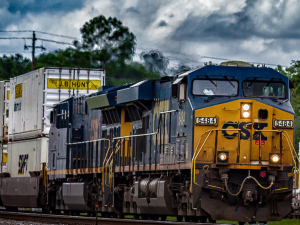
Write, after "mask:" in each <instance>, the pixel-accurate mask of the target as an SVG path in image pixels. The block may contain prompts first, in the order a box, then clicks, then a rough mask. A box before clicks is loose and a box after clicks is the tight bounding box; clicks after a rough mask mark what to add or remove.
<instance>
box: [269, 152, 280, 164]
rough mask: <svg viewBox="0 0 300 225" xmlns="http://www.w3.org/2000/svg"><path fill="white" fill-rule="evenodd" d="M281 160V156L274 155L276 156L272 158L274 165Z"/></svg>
mask: <svg viewBox="0 0 300 225" xmlns="http://www.w3.org/2000/svg"><path fill="white" fill-rule="evenodd" d="M279 160H280V157H279V155H276V154H274V155H272V156H271V161H272V162H273V163H278V162H279Z"/></svg>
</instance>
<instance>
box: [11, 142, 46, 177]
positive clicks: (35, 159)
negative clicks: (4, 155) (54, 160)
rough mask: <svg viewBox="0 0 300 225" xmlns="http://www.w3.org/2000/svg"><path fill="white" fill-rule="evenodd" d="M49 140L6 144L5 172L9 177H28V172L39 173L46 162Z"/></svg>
mask: <svg viewBox="0 0 300 225" xmlns="http://www.w3.org/2000/svg"><path fill="white" fill-rule="evenodd" d="M48 144H49V138H47V137H42V138H35V139H29V140H23V141H14V142H8V146H7V148H8V152H9V154H8V166H7V170H8V171H7V172H8V173H10V176H11V177H30V173H29V172H34V171H41V169H42V166H43V163H47V162H48Z"/></svg>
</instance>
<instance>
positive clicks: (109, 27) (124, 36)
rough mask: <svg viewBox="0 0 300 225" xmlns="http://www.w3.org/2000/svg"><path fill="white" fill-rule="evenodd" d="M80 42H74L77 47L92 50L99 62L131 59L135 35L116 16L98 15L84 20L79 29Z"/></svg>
mask: <svg viewBox="0 0 300 225" xmlns="http://www.w3.org/2000/svg"><path fill="white" fill-rule="evenodd" d="M80 32H81V34H82V40H83V41H82V44H79V42H74V43H75V44H76V46H77V47H78V48H79V49H83V50H85V51H86V50H88V51H93V53H94V55H95V57H96V58H97V59H98V60H99V61H100V64H101V65H103V66H105V65H106V64H107V63H109V62H111V61H116V60H119V61H120V62H123V61H124V60H127V59H131V57H132V56H133V54H134V47H135V44H136V43H135V36H134V34H133V33H132V32H130V31H129V29H128V27H125V26H123V25H122V22H121V21H119V20H118V19H117V18H115V17H114V18H111V17H109V18H108V19H106V17H104V16H102V15H100V16H98V17H95V18H93V19H91V20H90V21H89V22H86V23H85V24H84V25H83V27H82V28H81V29H80Z"/></svg>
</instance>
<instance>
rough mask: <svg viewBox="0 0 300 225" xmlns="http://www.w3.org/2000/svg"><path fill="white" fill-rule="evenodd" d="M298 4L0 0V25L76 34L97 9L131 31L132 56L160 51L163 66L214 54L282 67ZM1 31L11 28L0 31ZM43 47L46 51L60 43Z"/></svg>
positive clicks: (293, 40) (297, 23)
mask: <svg viewBox="0 0 300 225" xmlns="http://www.w3.org/2000/svg"><path fill="white" fill-rule="evenodd" d="M299 10H300V1H297V0H285V1H283V0H231V1H230V2H229V1H227V0H210V1H207V0H164V1H160V0H151V1H150V0H101V1H99V0H86V1H83V0H80V1H71V0H69V1H60V0H52V1H38V0H22V1H21V0H2V1H1V2H0V16H1V18H2V20H1V21H0V29H1V30H24V29H28V30H40V31H47V32H52V33H56V34H62V35H69V36H74V37H77V38H80V32H79V28H80V27H81V26H82V25H83V24H84V23H85V22H86V21H88V20H90V19H92V18H93V17H95V16H98V15H104V16H106V17H109V16H111V17H117V18H118V19H119V20H121V21H122V22H123V24H124V25H125V26H127V27H129V29H130V30H131V31H132V32H133V33H134V34H135V35H136V38H137V46H136V52H137V55H139V54H140V53H141V52H143V51H144V52H145V51H150V50H153V49H154V50H159V51H160V52H162V53H163V54H164V55H165V56H167V57H168V59H169V60H170V66H171V65H172V64H174V65H175V64H176V63H177V64H182V63H184V64H188V65H189V66H199V65H201V64H203V62H206V61H213V63H219V62H221V61H222V60H219V59H216V58H223V59H233V60H243V61H247V62H258V63H267V64H268V63H270V64H281V65H284V66H285V65H289V64H290V62H291V60H297V59H299V58H300V52H299V49H298V48H297V46H299V45H300V29H299V28H300V14H299ZM7 35H16V34H5V33H0V36H1V37H4V36H7ZM19 35H20V34H19ZM40 37H45V36H43V35H41V34H40ZM52 38H54V37H52ZM55 40H58V41H65V40H63V39H60V38H55ZM22 44H23V41H14V40H9V41H8V40H1V41H0V53H1V51H12V52H18V50H19V49H22ZM40 44H42V43H40ZM43 45H46V44H45V43H43ZM45 47H47V50H48V51H51V50H54V49H56V48H64V47H66V46H61V45H57V44H53V43H47V46H45ZM208 57H212V58H208ZM136 58H137V59H139V57H136Z"/></svg>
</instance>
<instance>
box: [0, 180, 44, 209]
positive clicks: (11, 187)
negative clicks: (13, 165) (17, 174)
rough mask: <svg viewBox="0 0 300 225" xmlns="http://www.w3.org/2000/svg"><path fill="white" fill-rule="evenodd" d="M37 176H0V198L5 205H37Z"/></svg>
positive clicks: (38, 182) (38, 181)
mask: <svg viewBox="0 0 300 225" xmlns="http://www.w3.org/2000/svg"><path fill="white" fill-rule="evenodd" d="M39 184H40V178H39V177H22V178H9V177H7V178H1V199H2V202H3V205H4V206H5V207H39V201H38V194H39V191H40V189H39V187H40V185H39Z"/></svg>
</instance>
